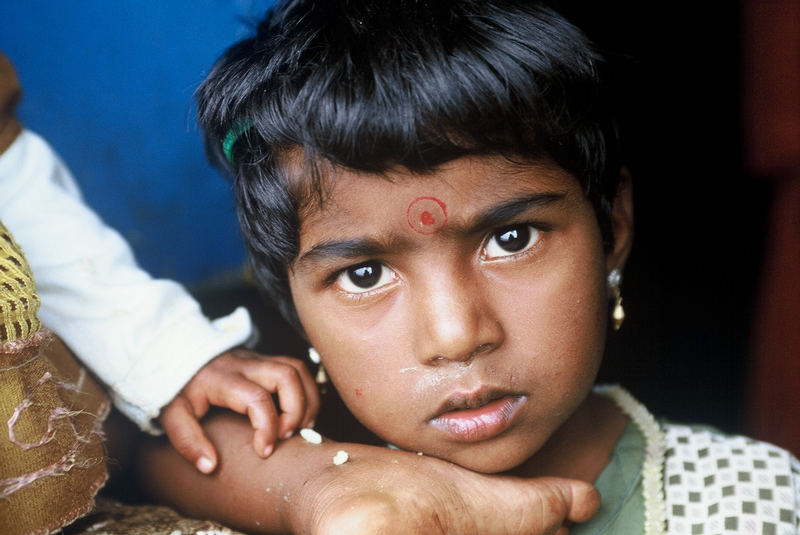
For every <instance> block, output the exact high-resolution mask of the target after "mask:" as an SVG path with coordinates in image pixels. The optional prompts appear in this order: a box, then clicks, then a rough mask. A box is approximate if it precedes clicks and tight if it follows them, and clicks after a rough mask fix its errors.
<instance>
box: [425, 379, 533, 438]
mask: <svg viewBox="0 0 800 535" xmlns="http://www.w3.org/2000/svg"><path fill="white" fill-rule="evenodd" d="M527 399H528V398H527V396H521V395H515V394H510V393H506V392H491V391H482V392H478V393H476V394H473V395H468V394H457V395H454V396H451V397H450V398H448V399H447V400H446V401H445V402H444V403H443V404H442V406H441V407H440V408H439V411H437V416H435V417H433V418H431V419H430V424H431V426H433V427H434V428H436V429H438V430H439V431H441V432H443V433H444V434H445V435H447V437H448V438H449V439H451V440H455V441H457V442H480V441H482V440H488V439H491V438H494V437H496V436H498V435H500V434H501V433H503V432H504V431H505V430H506V429H508V428H509V427H510V426H511V424H512V423H513V422H514V420H515V418H516V416H517V415H518V414H519V412H520V409H521V408H522V406H523V405H524V404H525V402H526V401H527Z"/></svg>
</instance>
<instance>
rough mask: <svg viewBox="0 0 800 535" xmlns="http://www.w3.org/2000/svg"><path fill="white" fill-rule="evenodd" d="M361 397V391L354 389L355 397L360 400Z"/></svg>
mask: <svg viewBox="0 0 800 535" xmlns="http://www.w3.org/2000/svg"><path fill="white" fill-rule="evenodd" d="M362 395H363V394H361V390H359V389H358V388H356V397H357V398H360V397H361V396H362Z"/></svg>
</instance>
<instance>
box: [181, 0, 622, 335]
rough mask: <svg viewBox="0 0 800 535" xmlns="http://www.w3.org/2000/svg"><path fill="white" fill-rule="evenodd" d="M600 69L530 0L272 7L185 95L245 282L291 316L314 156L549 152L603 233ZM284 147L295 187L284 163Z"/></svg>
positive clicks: (421, 166)
mask: <svg viewBox="0 0 800 535" xmlns="http://www.w3.org/2000/svg"><path fill="white" fill-rule="evenodd" d="M601 66H602V61H601V59H600V57H599V55H598V54H597V53H596V52H595V51H594V49H593V47H592V46H591V44H590V43H589V42H588V40H587V38H586V37H585V36H584V35H583V34H582V33H581V31H580V30H578V29H577V28H576V27H574V26H572V25H571V24H570V23H569V22H567V21H566V20H564V19H563V18H562V17H561V16H559V15H558V14H557V13H555V12H553V11H551V10H550V9H548V8H546V7H543V6H539V5H536V4H535V3H533V2H531V1H530V0H448V1H442V0H391V1H385V0H289V1H286V2H282V3H279V4H277V5H276V6H275V7H273V8H272V9H271V10H270V11H269V12H268V13H267V16H266V18H265V19H264V20H263V21H262V22H261V23H260V24H259V25H258V28H257V31H256V34H255V35H254V36H253V37H251V38H248V39H245V40H243V41H241V42H239V43H237V44H235V45H233V46H232V47H231V48H229V49H228V50H227V51H226V52H225V54H224V55H223V56H222V57H221V58H220V59H219V60H218V62H217V63H216V65H215V66H214V68H213V69H212V71H211V73H210V74H209V76H208V77H207V78H206V80H205V81H204V82H203V84H202V85H201V86H200V88H199V89H198V90H197V93H196V99H197V104H198V119H199V122H200V125H201V127H202V128H203V130H204V133H205V138H206V146H207V149H208V152H209V154H210V156H211V158H212V160H213V161H214V162H215V163H216V164H217V165H218V166H219V167H221V168H223V169H224V170H225V171H226V172H227V173H229V174H231V175H232V176H233V180H234V189H235V192H236V199H237V211H238V217H239V223H240V226H241V228H242V232H243V235H244V238H245V243H246V245H247V248H248V252H249V256H250V260H251V265H252V269H253V273H254V276H255V278H256V281H257V282H258V283H259V284H260V286H261V287H262V288H263V289H264V290H265V291H266V293H267V294H268V296H269V297H271V298H272V299H273V300H274V301H275V303H276V304H277V305H278V308H279V309H280V311H281V312H282V313H283V315H284V317H286V318H287V319H288V320H289V321H290V322H291V323H293V324H294V325H295V326H299V324H298V321H297V317H296V312H295V310H294V306H293V303H292V298H291V293H290V290H289V284H288V269H289V266H290V265H291V263H292V261H293V260H294V259H295V258H296V256H297V254H298V246H299V221H300V218H299V215H298V210H300V209H301V208H302V206H303V205H304V203H306V202H308V200H309V198H308V197H309V193H314V192H315V193H317V194H319V195H320V196H322V187H323V186H322V180H321V178H320V176H321V173H320V172H319V169H320V168H319V165H320V164H325V165H332V166H333V167H338V166H341V167H345V168H349V169H352V170H358V171H365V172H370V173H383V172H385V171H388V170H390V169H393V168H405V169H407V170H409V171H411V172H418V173H427V172H431V171H434V170H435V169H436V167H437V166H438V165H441V164H442V163H444V162H447V161H450V160H453V159H455V158H458V157H460V156H466V155H489V154H499V155H503V156H506V157H508V158H509V159H521V160H522V161H536V160H540V159H542V158H549V159H551V160H552V161H554V162H555V163H556V164H558V165H559V166H561V167H563V168H564V169H565V170H566V171H568V172H570V173H571V174H572V175H574V176H575V177H576V178H577V179H578V180H579V181H580V183H581V185H582V187H583V190H584V192H585V194H586V195H587V197H588V198H589V200H590V201H591V202H592V204H593V206H594V209H595V213H596V214H597V218H598V221H599V223H600V228H601V230H602V232H603V236H604V239H605V242H606V246H607V247H608V246H610V243H611V240H612V239H613V237H612V235H611V230H610V216H611V206H612V203H613V199H614V196H615V194H616V189H617V180H618V176H619V157H618V154H617V153H618V150H617V145H618V143H617V136H616V131H615V127H614V121H613V116H612V114H611V112H610V110H609V106H608V104H607V99H606V98H605V96H604V95H603V86H602V85H601V84H600V75H599V70H600V68H601ZM242 125H245V126H244V128H242ZM232 128H236V129H242V130H244V132H243V133H242V134H241V135H240V136H238V138H234V137H231V136H230V132H231V129H232ZM226 136H228V139H227V143H226V146H227V150H225V151H223V149H222V144H223V140H225V138H226ZM226 153H227V154H226ZM298 153H299V154H300V155H304V161H305V162H306V164H308V165H306V166H305V167H304V170H305V171H307V174H306V175H305V176H304V177H303V182H304V183H303V186H302V188H297V187H295V186H293V185H292V183H291V181H290V177H289V175H288V173H289V166H288V163H287V160H288V158H289V157H293V158H294V157H295V156H294V155H296V154H298ZM301 190H302V191H301ZM320 198H321V197H320Z"/></svg>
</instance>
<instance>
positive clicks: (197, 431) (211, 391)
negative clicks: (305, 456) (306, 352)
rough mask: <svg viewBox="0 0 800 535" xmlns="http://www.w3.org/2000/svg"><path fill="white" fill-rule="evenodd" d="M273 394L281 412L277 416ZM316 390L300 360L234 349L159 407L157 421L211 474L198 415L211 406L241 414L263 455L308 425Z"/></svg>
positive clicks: (212, 452) (209, 448)
mask: <svg viewBox="0 0 800 535" xmlns="http://www.w3.org/2000/svg"><path fill="white" fill-rule="evenodd" d="M272 394H277V395H278V399H279V401H280V406H281V408H282V410H283V412H282V413H281V414H280V415H279V414H278V411H277V408H276V407H275V403H274V402H273V400H272ZM319 403H320V401H319V393H318V392H317V386H316V384H314V380H313V379H312V378H311V375H310V374H309V372H308V369H307V368H306V366H305V364H303V362H302V361H299V360H297V359H293V358H289V357H266V356H263V355H259V354H257V353H255V352H253V351H248V350H244V349H234V350H231V351H228V352H226V353H223V354H222V355H220V356H218V357H216V358H215V359H214V360H212V361H211V362H209V363H208V364H206V365H205V366H204V367H203V368H202V369H201V370H200V371H199V372H198V373H197V375H195V376H194V377H193V378H192V379H191V381H189V382H188V383H187V384H186V386H185V387H184V388H183V389H182V390H181V392H180V393H179V394H178V395H177V396H175V398H174V399H173V400H172V401H171V402H170V403H169V404H168V405H167V406H166V407H165V408H164V409H163V410H162V412H161V425H162V426H163V428H164V432H165V433H166V435H167V437H168V438H169V440H170V442H171V443H172V445H173V446H174V447H175V449H176V450H177V451H178V452H179V453H180V454H181V455H182V456H183V457H184V458H185V459H186V460H188V461H189V462H191V463H192V464H193V465H195V467H196V468H197V470H199V471H200V472H202V473H204V474H210V473H211V472H213V471H214V470H215V469H216V467H217V463H218V455H217V451H216V449H215V448H214V445H213V444H212V442H211V441H210V440H209V438H208V436H206V433H205V432H204V431H203V427H202V426H201V425H200V422H199V419H200V418H202V417H203V416H205V415H206V413H208V411H209V409H210V408H211V406H218V407H226V408H229V409H231V410H233V411H235V412H238V413H240V414H246V415H247V416H248V418H249V419H250V423H251V425H252V428H253V440H252V444H253V450H254V451H255V453H256V454H257V455H258V456H260V457H262V458H266V457H269V455H270V454H272V452H273V450H274V447H275V443H276V441H277V440H278V439H279V438H283V439H286V438H289V437H291V436H292V434H293V432H294V430H295V429H297V428H298V427H301V426H303V427H305V426H308V425H310V424H311V423H312V422H313V421H314V419H315V418H316V416H317V412H319Z"/></svg>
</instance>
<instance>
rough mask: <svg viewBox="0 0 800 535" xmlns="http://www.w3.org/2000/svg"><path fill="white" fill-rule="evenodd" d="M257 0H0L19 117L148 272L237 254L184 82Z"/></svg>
mask: <svg viewBox="0 0 800 535" xmlns="http://www.w3.org/2000/svg"><path fill="white" fill-rule="evenodd" d="M270 4H271V2H270V1H269V0H260V1H259V0H237V1H223V0H193V1H191V2H188V1H184V2H175V1H173V2H155V1H153V2H145V1H142V0H114V1H108V0H80V1H74V2H66V1H49V0H24V1H23V0H6V1H4V2H2V3H0V50H2V51H3V52H4V53H5V54H6V55H7V56H8V57H9V58H10V59H11V61H12V62H13V63H14V65H15V67H16V69H17V72H18V75H19V77H20V79H21V81H22V85H23V90H24V98H23V102H22V104H21V107H20V109H19V115H20V117H21V119H22V120H23V122H25V124H26V125H27V126H28V127H29V128H31V129H32V130H35V131H37V132H38V133H40V134H42V135H43V136H44V137H45V138H47V139H48V140H49V141H50V142H51V143H52V144H53V146H54V147H55V148H56V150H57V151H58V152H59V153H60V154H61V156H62V157H63V159H64V160H65V161H66V163H67V165H68V166H69V167H70V168H71V170H72V172H73V174H74V175H75V178H76V179H77V181H78V182H79V184H80V186H81V188H82V189H83V192H84V194H85V197H86V199H87V201H88V202H89V204H91V205H92V206H93V207H94V208H95V210H97V212H99V213H100V215H101V216H102V217H103V218H104V219H105V221H106V222H108V223H109V224H110V225H112V226H113V227H115V228H116V229H118V230H119V231H120V232H121V233H122V234H123V235H124V236H125V237H126V238H127V239H128V240H129V242H130V243H131V245H132V246H133V248H134V251H135V252H136V255H137V258H138V259H139V261H140V263H141V264H142V265H143V266H144V267H145V268H146V269H148V270H150V271H151V272H152V273H153V274H154V275H156V276H160V277H171V278H175V279H178V280H180V281H182V282H184V283H188V284H195V283H199V282H204V281H208V280H212V279H216V278H217V277H219V276H221V275H222V274H226V273H230V272H232V271H234V270H238V269H239V268H240V267H241V266H242V264H243V259H244V252H243V246H242V243H241V239H240V238H239V234H238V230H237V228H236V221H235V216H234V212H233V197H232V194H231V191H230V188H229V186H228V184H227V183H226V182H225V181H224V179H222V178H221V177H220V176H219V175H217V174H216V173H215V172H214V171H213V170H212V169H211V168H210V166H209V165H208V164H207V163H206V161H205V157H204V155H203V147H202V142H201V140H200V134H199V132H198V129H197V128H196V126H195V125H194V117H193V114H192V92H193V90H194V89H195V88H196V87H197V85H198V83H199V82H200V81H201V80H202V79H203V77H204V75H205V73H207V72H208V69H209V68H210V66H211V65H212V63H213V62H214V60H215V59H216V58H217V57H218V56H219V55H220V54H221V53H222V51H223V50H224V49H225V48H226V47H227V46H228V45H230V44H232V43H233V42H234V41H235V40H238V39H240V38H242V37H245V36H247V35H249V33H250V31H251V28H252V21H253V20H254V19H257V18H258V17H259V16H260V15H262V14H263V12H264V11H265V9H266V8H267V7H268V6H269V5H270Z"/></svg>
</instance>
